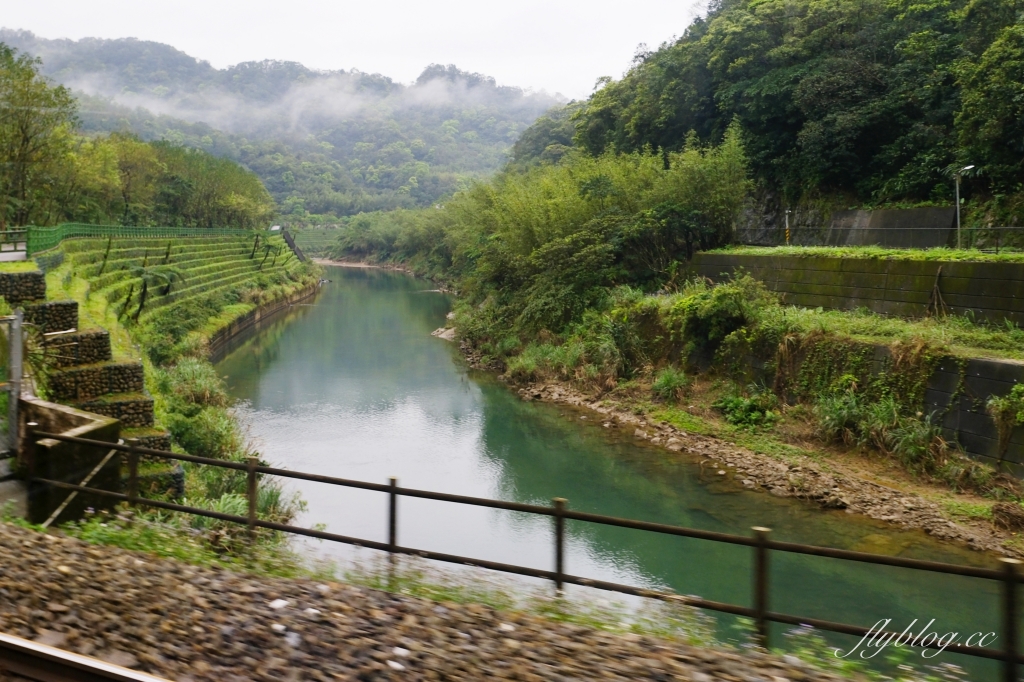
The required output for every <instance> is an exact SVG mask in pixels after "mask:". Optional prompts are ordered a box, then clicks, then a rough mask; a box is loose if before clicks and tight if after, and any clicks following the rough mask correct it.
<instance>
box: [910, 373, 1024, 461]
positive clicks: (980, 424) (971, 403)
mask: <svg viewBox="0 0 1024 682" xmlns="http://www.w3.org/2000/svg"><path fill="white" fill-rule="evenodd" d="M959 380H960V366H959V365H958V363H957V362H956V360H955V359H953V358H944V359H943V361H942V362H941V363H939V366H938V367H937V368H936V370H935V372H934V373H933V374H932V376H931V378H930V379H929V380H928V387H927V390H926V391H925V410H926V412H927V413H931V412H933V411H935V410H939V411H940V413H941V412H943V411H945V410H946V409H947V407H948V408H949V411H948V412H946V417H945V419H944V420H943V422H942V425H943V427H944V428H945V429H946V432H947V435H949V436H952V437H955V438H956V440H957V442H959V443H960V445H961V446H962V447H963V448H964V450H966V451H967V452H968V453H970V454H972V455H975V456H976V457H978V458H979V459H982V460H984V461H986V462H988V463H989V464H995V463H996V462H997V461H998V460H999V458H1000V444H999V436H998V434H997V432H996V425H995V422H994V421H993V420H992V417H990V416H989V415H988V414H987V413H986V412H985V403H986V402H987V401H988V399H989V397H990V396H993V395H996V396H1004V395H1006V394H1007V393H1009V392H1010V389H1011V388H1013V386H1014V385H1015V384H1019V383H1024V363H1016V362H1007V361H1000V360H984V359H977V358H976V359H972V360H968V361H967V364H966V368H965V372H964V386H963V389H962V391H961V392H960V395H958V396H956V398H955V400H954V402H953V404H952V406H950V400H951V399H953V397H954V394H955V393H956V389H957V384H958V382H959ZM1003 456H1004V458H1005V461H1006V462H1008V463H1009V464H1010V468H1011V469H1012V470H1013V471H1014V473H1015V474H1016V475H1017V476H1024V428H1022V427H1017V428H1016V429H1014V430H1013V433H1012V434H1011V436H1010V439H1009V443H1008V447H1007V449H1006V452H1005V453H1003Z"/></svg>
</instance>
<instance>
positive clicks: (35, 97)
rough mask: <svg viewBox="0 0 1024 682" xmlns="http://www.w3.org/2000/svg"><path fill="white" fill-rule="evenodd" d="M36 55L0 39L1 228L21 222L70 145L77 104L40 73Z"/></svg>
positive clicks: (34, 207)
mask: <svg viewBox="0 0 1024 682" xmlns="http://www.w3.org/2000/svg"><path fill="white" fill-rule="evenodd" d="M39 64H40V62H39V60H38V59H33V58H31V57H29V56H28V55H24V54H18V52H17V51H16V50H13V49H11V48H10V47H8V46H7V45H4V44H3V43H0V229H4V230H6V229H7V226H8V225H9V224H12V225H25V224H27V223H28V222H29V221H30V220H32V219H33V218H34V217H35V212H36V210H37V209H38V208H39V207H40V205H41V203H42V201H43V198H44V196H45V195H46V194H47V193H52V191H53V189H54V187H53V185H54V184H55V177H56V175H57V173H56V172H55V171H56V170H57V168H58V167H59V165H60V162H61V161H62V160H63V157H64V156H65V155H66V154H68V153H69V152H70V150H71V148H72V143H73V141H72V138H71V136H70V134H69V133H70V131H71V130H72V129H73V128H74V125H75V123H76V120H77V119H76V104H75V100H74V98H73V97H72V96H71V93H70V91H68V90H67V88H65V87H63V86H54V85H51V84H50V83H49V82H48V81H47V80H46V79H45V78H43V77H42V76H40V75H39Z"/></svg>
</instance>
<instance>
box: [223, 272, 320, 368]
mask: <svg viewBox="0 0 1024 682" xmlns="http://www.w3.org/2000/svg"><path fill="white" fill-rule="evenodd" d="M319 291H320V284H314V285H312V286H310V287H307V288H305V289H303V290H301V291H298V292H296V293H294V294H292V295H291V296H288V297H286V298H283V299H280V300H278V301H272V302H270V303H266V304H264V305H261V306H259V307H258V308H255V309H254V310H250V311H249V312H248V313H246V314H245V315H242V316H241V317H239V318H238V319H236V320H235V321H233V322H232V323H231V324H229V325H228V326H226V327H224V328H223V329H220V330H219V331H217V332H216V333H214V334H213V335H212V336H211V337H210V344H209V348H210V357H211V358H213V359H218V358H220V357H222V356H223V354H224V352H225V351H226V349H227V348H228V345H229V344H230V342H231V341H232V340H234V339H236V338H238V337H239V336H241V335H242V334H244V333H246V332H248V331H249V330H250V329H252V328H254V327H256V326H257V325H259V324H260V323H261V322H266V321H268V320H269V319H270V318H272V317H273V316H274V315H276V314H277V313H280V312H281V311H283V310H287V309H288V308H290V307H291V306H292V305H294V304H296V303H299V302H301V301H304V300H306V299H308V298H310V297H311V296H314V295H315V294H316V293H317V292H319Z"/></svg>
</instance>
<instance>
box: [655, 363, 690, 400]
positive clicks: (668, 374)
mask: <svg viewBox="0 0 1024 682" xmlns="http://www.w3.org/2000/svg"><path fill="white" fill-rule="evenodd" d="M689 385H690V379H689V377H687V376H686V373H685V372H684V371H683V370H681V369H677V368H675V367H666V368H665V369H663V370H661V371H660V372H658V376H657V377H656V378H655V379H654V383H653V384H652V385H651V390H652V391H654V395H656V396H658V397H659V398H661V399H662V400H666V401H669V402H671V401H675V400H678V399H679V398H682V397H683V392H684V391H685V390H686V387H687V386H689Z"/></svg>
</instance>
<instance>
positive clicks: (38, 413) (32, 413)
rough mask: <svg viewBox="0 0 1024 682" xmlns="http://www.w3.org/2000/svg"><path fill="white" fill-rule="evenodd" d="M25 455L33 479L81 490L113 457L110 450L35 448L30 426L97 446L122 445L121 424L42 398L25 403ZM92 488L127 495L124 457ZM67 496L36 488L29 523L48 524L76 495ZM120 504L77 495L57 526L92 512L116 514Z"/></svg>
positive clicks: (46, 443)
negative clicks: (123, 488)
mask: <svg viewBox="0 0 1024 682" xmlns="http://www.w3.org/2000/svg"><path fill="white" fill-rule="evenodd" d="M19 409H20V422H21V423H20V425H19V427H20V428H21V443H22V451H21V452H20V453H19V466H20V467H21V469H22V470H23V471H25V472H26V473H28V472H29V471H34V472H35V475H36V476H38V477H40V478H48V479H50V480H53V481H65V482H68V483H75V484H80V483H81V482H82V480H83V479H84V478H85V477H86V476H87V475H88V474H89V472H91V471H92V470H93V469H94V468H95V467H96V466H97V465H98V464H100V463H101V462H102V461H103V460H104V458H105V457H106V456H107V454H108V453H109V452H110V451H109V450H106V449H100V448H95V447H92V446H86V445H79V444H77V443H65V442H63V441H58V440H53V439H50V438H47V439H43V440H40V441H38V442H36V443H33V442H32V440H31V438H29V437H28V430H27V426H26V425H27V423H28V422H36V423H37V424H39V426H38V427H36V428H37V430H39V431H45V432H48V433H59V434H62V435H66V436H77V437H79V438H89V439H91V440H101V441H104V442H107V443H116V442H117V439H118V437H119V434H120V430H121V424H120V423H119V422H118V421H117V420H116V419H110V418H107V417H103V416H101V415H97V414H91V413H89V412H83V411H82V410H76V409H75V408H73V407H68V406H66V405H58V404H56V403H50V402H46V401H45V400H39V399H38V398H27V397H23V398H21V400H20V401H19ZM89 487H91V488H99V489H100V490H110V491H113V492H120V491H121V456H120V454H119V453H116V452H115V453H114V455H113V456H111V458H110V459H109V460H108V461H107V463H106V464H105V465H103V467H102V468H101V469H100V471H99V472H97V473H96V475H95V476H94V477H93V478H92V480H91V481H90V482H89ZM70 494H71V493H70V492H69V491H67V490H61V489H58V488H50V487H48V486H44V485H42V484H39V483H30V484H29V490H28V520H29V521H31V522H32V523H42V522H43V521H45V520H46V519H48V518H49V517H50V514H52V513H53V512H54V511H55V510H56V509H57V508H58V507H59V506H60V505H61V504H62V503H63V502H64V501H65V500H66V499H67V498H68V496H69V495H70ZM115 504H116V502H115V501H114V500H111V499H110V498H107V497H103V496H99V495H86V494H81V493H79V494H77V495H75V497H74V499H72V501H71V502H70V503H69V504H68V505H67V507H65V509H64V511H63V512H61V514H60V516H59V517H58V519H57V523H60V522H62V521H68V520H72V519H78V518H81V517H82V515H83V513H84V512H85V509H86V508H87V507H92V508H93V509H110V508H112V507H113V506H114V505H115Z"/></svg>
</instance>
